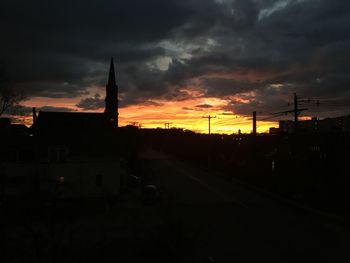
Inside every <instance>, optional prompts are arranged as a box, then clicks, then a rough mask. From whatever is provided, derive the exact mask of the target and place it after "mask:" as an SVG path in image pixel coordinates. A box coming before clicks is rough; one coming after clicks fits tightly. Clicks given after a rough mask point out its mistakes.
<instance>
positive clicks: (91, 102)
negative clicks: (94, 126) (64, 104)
mask: <svg viewBox="0 0 350 263" xmlns="http://www.w3.org/2000/svg"><path fill="white" fill-rule="evenodd" d="M76 106H77V107H79V108H81V109H84V110H97V109H100V108H103V107H104V106H105V102H104V100H103V99H102V98H101V96H100V95H99V94H95V96H94V97H88V98H85V99H83V100H81V101H80V102H79V103H78V104H77V105H76Z"/></svg>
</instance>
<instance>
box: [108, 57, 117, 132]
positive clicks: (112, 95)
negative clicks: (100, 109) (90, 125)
mask: <svg viewBox="0 0 350 263" xmlns="http://www.w3.org/2000/svg"><path fill="white" fill-rule="evenodd" d="M105 103H106V107H105V114H106V116H107V117H108V119H110V120H111V121H113V122H114V123H115V124H116V126H117V127H118V115H119V113H118V86H117V84H116V82H115V72H114V62H113V58H111V65H110V68H109V75H108V82H107V85H106V99H105Z"/></svg>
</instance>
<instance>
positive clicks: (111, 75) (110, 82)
mask: <svg viewBox="0 0 350 263" xmlns="http://www.w3.org/2000/svg"><path fill="white" fill-rule="evenodd" d="M107 85H111V86H113V85H116V83H115V72H114V61H113V58H111V65H110V66H109V75H108V83H107Z"/></svg>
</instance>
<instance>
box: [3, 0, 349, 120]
mask: <svg viewBox="0 0 350 263" xmlns="http://www.w3.org/2000/svg"><path fill="white" fill-rule="evenodd" d="M82 9H83V10H84V11H83V12H82ZM0 10H1V11H0V29H1V32H2V33H3V35H4V36H6V37H5V38H3V41H1V42H0V50H2V52H3V53H2V54H0V59H1V61H2V64H5V65H6V66H7V68H8V71H9V72H10V73H11V79H12V81H13V83H14V86H16V87H17V88H21V89H22V90H23V91H25V92H26V94H27V95H28V96H44V97H51V98H65V97H67V98H68V97H69V98H78V97H79V98H81V97H86V98H85V99H83V100H82V101H80V102H78V105H80V106H81V108H82V109H97V107H100V106H101V105H103V100H102V99H101V98H95V97H94V96H92V95H93V94H90V93H89V92H90V91H89V90H90V89H91V88H92V87H98V88H102V87H104V85H105V83H106V80H107V72H108V60H109V58H110V57H111V56H114V57H115V59H116V70H117V82H118V85H119V88H120V105H121V106H122V107H123V106H127V105H131V104H140V103H149V102H155V101H157V102H158V101H161V100H186V99H189V98H191V96H193V94H191V93H188V92H185V91H184V90H185V89H189V88H191V89H193V90H195V89H197V90H200V93H201V95H200V96H201V97H219V98H225V99H227V100H228V101H229V103H228V106H227V110H232V111H237V112H239V113H240V114H247V115H248V114H250V111H251V110H253V109H255V110H261V111H264V112H268V111H270V110H274V111H275V110H280V109H281V104H286V103H287V102H288V100H289V98H290V97H291V96H292V94H293V93H294V92H297V93H298V94H299V95H300V96H304V97H317V98H319V99H320V100H324V101H325V100H329V99H332V100H341V98H349V97H350V91H349V85H350V76H349V74H348V72H349V70H350V66H349V63H348V62H349V61H350V52H349V47H350V31H349V30H348V25H349V24H350V2H348V1H336V2H332V3H331V2H330V1H328V0H309V1H302V0H296V1H287V0H283V1H282V0H264V1H263V0H230V1H226V0H225V1H214V0H189V1H177V0H168V1H163V0H151V1H142V0H133V1H126V0H122V1H112V0H106V1H100V2H86V1H83V0H77V1H74V2H73V3H72V1H68V0H63V1H59V2H54V3H50V5H48V4H46V3H45V2H42V1H37V2H35V3H33V2H28V1H19V0H12V1H2V2H1V4H0ZM14 17H15V18H16V19H13V18H14ZM159 61H163V62H162V63H163V64H164V63H165V64H166V65H162V67H159V65H158V64H159V63H158V62H159ZM274 85H275V87H276V85H278V86H279V88H278V89H276V88H271V87H273V86H274ZM249 93H250V94H253V95H254V96H253V95H252V97H250V98H249V99H247V100H244V102H242V101H237V100H236V101H235V100H234V101H231V98H232V97H233V96H236V97H237V98H242V97H244V96H246V94H249ZM325 109H326V107H325ZM327 109H328V108H327ZM328 110H329V109H328ZM325 111H326V110H325ZM345 111H346V110H344V108H339V110H338V111H337V110H334V114H342V113H344V112H345ZM320 114H321V113H320ZM322 114H325V113H322Z"/></svg>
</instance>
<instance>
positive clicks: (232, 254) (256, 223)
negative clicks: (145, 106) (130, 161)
mask: <svg viewBox="0 0 350 263" xmlns="http://www.w3.org/2000/svg"><path fill="white" fill-rule="evenodd" d="M141 155H142V157H143V158H144V159H145V160H146V164H147V165H146V167H145V168H146V169H145V170H147V171H148V180H149V181H150V182H154V183H156V184H157V185H158V186H159V188H160V191H161V195H162V207H161V209H162V215H163V220H164V222H165V223H166V225H168V226H169V231H168V233H167V235H166V237H165V238H164V239H165V240H164V242H165V243H167V245H168V247H169V258H171V259H172V261H173V262H200V260H201V259H202V258H204V257H206V256H211V257H213V258H215V259H216V262H279V263H281V262H301V261H309V262H349V259H350V257H349V253H348V252H347V251H348V248H349V244H350V234H349V230H348V229H346V228H343V227H341V226H339V225H335V224H333V223H330V222H328V221H326V220H324V219H322V218H320V217H319V216H316V215H313V214H310V213H305V212H303V211H301V210H298V209H293V208H291V207H290V206H286V205H283V204H281V203H278V202H276V201H274V200H272V199H270V198H268V197H266V196H263V195H260V194H258V193H255V192H253V191H251V190H248V189H246V188H244V187H243V186H241V185H236V184H234V183H232V182H228V181H226V180H224V179H222V178H219V177H217V176H213V175H211V174H209V173H208V172H206V171H204V170H203V169H199V168H197V167H194V166H191V165H189V164H185V163H183V162H181V161H179V160H176V159H175V158H172V157H170V156H167V155H166V154H162V153H158V152H154V151H151V150H147V151H145V152H143V153H142V154H141Z"/></svg>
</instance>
